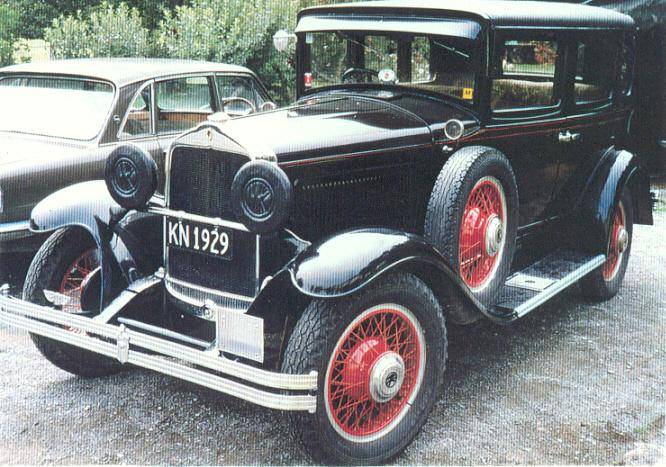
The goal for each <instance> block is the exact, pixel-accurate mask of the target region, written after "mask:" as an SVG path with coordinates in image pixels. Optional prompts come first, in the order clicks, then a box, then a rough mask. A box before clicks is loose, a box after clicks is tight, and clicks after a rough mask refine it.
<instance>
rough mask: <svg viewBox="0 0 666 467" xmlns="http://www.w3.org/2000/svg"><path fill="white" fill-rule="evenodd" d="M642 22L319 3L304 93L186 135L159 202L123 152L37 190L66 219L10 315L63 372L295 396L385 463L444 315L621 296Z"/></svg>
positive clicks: (560, 12)
mask: <svg viewBox="0 0 666 467" xmlns="http://www.w3.org/2000/svg"><path fill="white" fill-rule="evenodd" d="M633 35H634V23H633V21H632V19H631V18H629V17H628V16H625V15H623V14H619V13H616V12H612V11H609V10H604V9H599V8H594V7H587V6H580V5H568V4H567V5H562V4H555V3H538V2H519V3H518V2H515V3H514V2H493V1H483V2H478V3H477V2H473V1H467V2H444V1H442V2H417V1H410V2H407V1H391V2H382V1H378V2H370V3H355V4H348V5H338V6H325V7H316V8H311V9H306V10H304V11H302V12H301V13H300V14H299V17H298V25H297V28H296V31H295V36H296V38H297V76H298V81H297V92H298V101H297V102H296V103H295V104H294V105H292V106H290V107H288V108H284V109H280V110H276V111H272V112H265V113H262V114H257V115H252V116H248V117H241V118H237V119H233V120H228V119H225V117H224V115H219V118H218V120H219V121H217V122H206V123H202V124H201V125H199V126H198V127H197V128H196V129H193V130H191V131H189V132H187V133H186V134H184V135H182V136H181V137H179V138H178V139H177V140H176V141H175V142H174V143H173V145H172V146H171V149H170V151H169V155H168V158H167V162H166V165H167V169H166V187H165V198H164V199H161V198H159V197H154V196H153V194H154V192H155V190H156V185H157V183H156V177H155V173H156V168H155V163H154V161H153V160H152V159H151V158H150V156H149V154H146V153H145V152H144V151H141V150H139V149H138V148H136V147H133V146H121V147H119V148H117V149H116V150H115V151H114V153H113V154H112V155H110V156H109V158H108V159H107V163H106V175H105V180H103V181H102V180H100V181H96V182H88V183H85V184H79V185H74V186H71V187H69V188H65V189H64V190H62V191H60V192H58V193H55V194H53V195H52V196H50V197H48V198H46V199H45V200H44V201H42V202H41V203H40V204H39V205H38V206H37V207H36V208H35V209H34V210H33V212H32V216H31V221H30V222H31V229H32V230H33V231H35V232H55V233H53V235H52V236H51V237H50V239H49V240H48V241H47V242H46V243H45V245H44V246H43V247H42V249H41V250H40V252H39V253H38V254H37V256H36V258H35V260H34V262H33V264H32V266H31V268H30V271H29V273H28V277H27V280H26V284H25V287H24V290H23V297H22V299H18V298H13V297H12V296H11V291H10V290H9V289H8V288H5V294H4V296H3V297H1V298H0V308H1V309H2V311H1V312H0V320H1V321H3V322H5V323H8V324H10V325H13V326H16V327H19V328H23V329H26V330H28V331H29V332H30V333H32V335H33V339H34V341H35V344H36V345H37V347H38V348H39V349H40V351H41V352H42V353H43V354H44V355H45V356H46V358H48V359H49V360H50V361H51V362H53V363H54V364H56V365H57V366H59V367H60V368H62V369H65V370H67V371H69V372H71V373H74V374H77V375H81V376H86V377H92V376H99V375H105V374H109V373H112V372H115V371H118V370H119V369H120V368H121V364H125V363H127V364H131V365H136V366H141V367H145V368H149V369H152V370H155V371H159V372H163V373H166V374H169V375H173V376H175V377H177V378H182V379H184V380H187V381H191V382H194V383H197V384H201V385H203V386H207V387H209V388H213V389H215V390H218V391H220V392H223V393H226V394H231V395H234V396H237V397H240V398H243V399H245V400H248V401H251V402H254V403H256V404H260V405H263V406H266V407H271V408H277V409H282V410H286V411H291V412H292V415H293V417H292V421H293V426H294V430H295V432H296V434H297V436H298V437H299V438H300V439H301V440H302V442H303V443H304V444H305V446H306V447H307V449H308V450H309V452H310V453H312V455H313V456H314V457H315V458H316V459H317V460H318V461H321V462H335V463H380V462H384V461H387V460H389V459H391V458H393V457H394V456H396V455H398V454H399V453H400V452H401V451H402V450H403V449H404V448H405V447H406V446H407V445H408V444H409V443H410V442H411V441H412V440H413V439H414V437H415V436H416V434H417V433H418V432H419V430H420V428H421V426H422V425H423V424H424V422H425V420H426V418H427V417H428V413H429V411H430V410H431V408H432V407H433V404H434V402H435V401H436V399H437V397H438V395H439V389H440V387H441V383H442V382H443V380H444V378H446V374H445V372H444V370H445V366H446V361H447V331H446V329H447V325H448V324H449V323H457V324H465V323H471V322H474V321H476V320H478V319H482V318H485V319H489V320H492V321H494V322H497V323H503V324H509V323H511V322H513V321H515V320H517V319H519V318H521V317H522V316H524V315H525V314H527V313H529V312H530V311H532V310H534V309H535V308H537V307H538V306H539V305H541V304H543V303H545V302H546V301H548V300H549V299H551V298H552V297H554V296H556V295H557V294H558V293H560V292H561V291H563V290H565V289H566V288H568V287H570V286H572V285H575V284H577V283H580V284H581V285H582V287H581V290H582V292H583V293H584V294H585V295H586V296H587V297H588V298H589V299H591V300H594V301H602V300H608V299H610V298H612V297H613V296H614V295H615V294H616V293H617V292H618V289H619V288H620V285H621V283H622V280H623V277H624V274H625V271H626V268H627V263H628V260H629V254H630V251H631V246H632V228H633V225H634V224H636V223H641V224H651V223H652V206H651V202H650V194H649V187H648V181H647V177H646V175H645V172H644V171H643V170H642V169H641V165H640V161H639V160H638V158H637V157H636V156H634V155H633V154H632V153H630V152H628V151H627V150H626V149H625V141H626V138H627V128H628V121H629V118H630V115H631V112H632V82H633V79H632V70H633V51H634V49H633V42H632V41H633ZM282 38H284V37H282ZM282 38H280V39H282Z"/></svg>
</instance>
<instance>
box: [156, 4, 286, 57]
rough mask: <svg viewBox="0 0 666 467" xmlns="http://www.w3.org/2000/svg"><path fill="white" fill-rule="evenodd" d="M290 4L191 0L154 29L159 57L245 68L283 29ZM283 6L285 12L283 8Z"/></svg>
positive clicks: (169, 14)
mask: <svg viewBox="0 0 666 467" xmlns="http://www.w3.org/2000/svg"><path fill="white" fill-rule="evenodd" d="M294 4H295V2H293V1H291V0H283V1H281V2H277V1H275V0H192V3H191V4H190V5H187V6H180V7H176V9H175V12H174V13H171V12H166V14H165V18H164V20H163V21H162V22H161V24H160V27H159V29H158V37H157V45H158V47H159V52H160V54H161V55H164V56H166V57H173V58H191V59H199V60H212V61H218V62H231V63H236V64H245V63H246V62H247V61H248V59H249V58H250V57H251V56H252V55H253V53H255V51H257V50H258V49H259V48H260V47H262V46H264V45H265V44H266V41H267V39H266V38H267V35H269V34H271V31H273V32H274V30H277V28H278V27H279V26H281V25H283V24H284V23H285V22H286V21H287V18H288V17H289V14H290V11H291V8H289V7H288V6H291V5H294ZM285 6H287V8H285Z"/></svg>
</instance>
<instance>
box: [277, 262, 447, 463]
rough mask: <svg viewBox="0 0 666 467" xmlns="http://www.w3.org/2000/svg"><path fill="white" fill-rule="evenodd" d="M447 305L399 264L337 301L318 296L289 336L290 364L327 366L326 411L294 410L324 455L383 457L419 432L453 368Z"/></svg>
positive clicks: (321, 402) (342, 459)
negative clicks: (444, 308)
mask: <svg viewBox="0 0 666 467" xmlns="http://www.w3.org/2000/svg"><path fill="white" fill-rule="evenodd" d="M446 351H447V340H446V327H445V323H444V316H443V313H442V308H441V306H440V304H439V302H438V301H437V299H436V298H435V296H434V295H433V293H432V292H431V291H430V289H429V288H428V287H427V286H426V285H425V284H424V283H423V282H422V281H421V280H419V279H418V278H417V277H415V276H413V275H410V274H403V273H397V274H393V275H390V276H388V277H386V278H382V279H378V280H377V282H376V283H375V284H373V285H371V286H370V287H369V288H367V289H365V290H363V291H361V292H359V293H357V294H355V295H353V296H351V297H349V298H343V299H337V300H316V301H313V302H312V303H311V304H310V305H309V306H308V307H307V309H306V310H305V311H304V313H303V315H302V316H301V318H300V319H299V320H298V322H297V324H296V326H295V328H294V331H293V333H292V335H291V338H290V339H289V343H288V345H287V349H286V352H285V357H284V361H283V364H282V371H284V372H286V373H293V374H304V373H308V372H310V371H312V370H316V371H317V372H318V375H319V378H318V394H317V411H316V413H315V414H301V413H295V414H293V415H292V422H293V427H294V430H295V432H296V434H297V436H298V437H300V439H301V441H302V442H303V444H304V445H305V447H306V448H307V449H308V451H309V452H310V453H311V454H312V455H313V457H314V458H315V459H316V460H317V461H319V462H326V463H329V462H330V463H336V464H340V463H344V464H379V463H382V462H386V461H388V460H390V459H392V458H393V457H395V456H396V455H398V454H399V453H400V452H401V451H402V450H403V449H404V448H405V447H406V446H407V445H408V444H409V443H411V441H412V440H413V439H414V437H415V436H416V435H417V433H418V432H419V430H420V428H421V427H422V426H423V424H424V423H425V421H426V419H427V417H428V414H429V413H430V411H431V409H432V407H433V404H434V402H435V400H436V397H437V390H438V388H439V387H440V383H441V380H442V375H443V372H444V368H445V362H446Z"/></svg>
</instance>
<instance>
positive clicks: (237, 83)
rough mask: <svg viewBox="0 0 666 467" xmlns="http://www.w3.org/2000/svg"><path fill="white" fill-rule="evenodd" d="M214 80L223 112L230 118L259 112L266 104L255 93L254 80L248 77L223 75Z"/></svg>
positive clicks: (256, 92)
mask: <svg viewBox="0 0 666 467" xmlns="http://www.w3.org/2000/svg"><path fill="white" fill-rule="evenodd" d="M215 80H216V81H217V92H218V94H219V95H220V100H221V102H222V105H223V106H224V110H225V111H226V112H227V113H228V114H229V115H231V116H234V117H235V116H239V115H245V114H247V113H249V112H251V111H259V109H260V108H261V106H262V104H264V102H266V100H265V99H264V98H263V97H262V96H261V94H260V93H259V92H258V91H257V88H256V85H255V83H254V80H253V79H251V78H249V77H246V76H229V75H224V76H217V77H216V78H215ZM250 104H251V105H250Z"/></svg>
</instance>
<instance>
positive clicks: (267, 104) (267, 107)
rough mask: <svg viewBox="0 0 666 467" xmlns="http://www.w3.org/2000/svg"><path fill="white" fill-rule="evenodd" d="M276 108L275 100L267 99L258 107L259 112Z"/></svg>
mask: <svg viewBox="0 0 666 467" xmlns="http://www.w3.org/2000/svg"><path fill="white" fill-rule="evenodd" d="M277 108H278V106H277V104H276V103H275V102H270V101H268V102H264V103H263V104H261V106H260V107H259V112H268V111H270V110H275V109H277Z"/></svg>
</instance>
